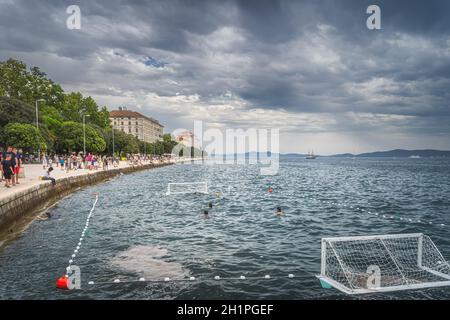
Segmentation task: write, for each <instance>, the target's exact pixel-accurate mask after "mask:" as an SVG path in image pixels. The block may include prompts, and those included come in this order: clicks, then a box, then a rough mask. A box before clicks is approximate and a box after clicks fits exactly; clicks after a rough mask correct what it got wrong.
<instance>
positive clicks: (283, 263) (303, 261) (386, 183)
mask: <svg viewBox="0 0 450 320" xmlns="http://www.w3.org/2000/svg"><path fill="white" fill-rule="evenodd" d="M259 169H260V168H259V167H258V165H242V164H241V165H231V164H227V165H221V164H214V165H212V164H206V163H204V164H202V163H196V164H179V165H174V166H168V167H163V168H158V169H154V170H148V171H142V172H137V173H133V174H129V175H123V176H118V177H116V178H114V179H112V180H110V181H108V182H105V183H102V184H99V185H95V186H91V187H87V188H85V189H82V190H80V191H78V192H76V193H74V194H72V195H70V196H69V197H67V198H65V199H63V200H62V201H60V202H59V203H58V204H57V205H56V206H55V207H53V208H52V209H51V213H52V218H51V219H49V220H47V221H36V222H34V223H33V224H32V225H31V226H30V227H29V228H28V229H27V230H26V231H24V233H23V235H21V236H20V237H19V238H17V239H16V240H14V241H13V242H10V243H9V244H8V245H7V246H6V247H4V248H2V249H0V298H1V299H109V298H120V299H264V298H268V299H269V298H270V299H346V298H357V299H448V298H450V289H448V288H437V289H427V290H415V291H405V292H394V293H384V294H371V295H362V296H354V297H350V296H347V295H345V294H342V293H340V292H339V291H337V290H335V289H323V288H322V287H321V285H320V282H319V281H318V280H317V279H316V278H315V277H314V275H316V274H318V273H320V239H321V238H322V237H334V236H356V235H370V234H394V233H412V232H414V233H415V232H422V233H424V234H426V235H428V236H430V237H431V239H432V240H433V241H434V242H435V244H436V245H437V247H438V248H439V249H440V250H441V252H442V254H443V255H444V257H445V258H446V259H447V260H450V238H449V236H450V218H449V212H450V197H449V196H448V195H449V194H450V160H448V159H340V158H318V159H316V160H305V159H282V160H281V163H280V170H279V173H278V174H277V175H275V176H261V175H260V170H259ZM190 181H206V182H207V183H208V187H209V193H208V194H185V195H180V194H177V195H169V196H167V195H166V194H165V193H166V190H167V184H168V183H169V182H190ZM269 188H272V190H273V191H272V192H271V193H270V192H269V191H268V190H269ZM93 192H99V194H100V196H99V201H98V203H97V205H96V208H95V210H94V213H93V215H92V218H91V219H90V224H89V229H88V232H87V233H86V235H85V237H84V240H83V245H82V247H81V248H80V250H79V252H78V255H77V256H76V258H75V259H74V262H73V264H75V265H77V266H79V267H80V270H81V281H82V288H81V290H72V291H61V290H57V289H56V288H55V283H56V280H57V279H58V278H59V277H60V276H61V275H62V274H64V272H65V268H66V267H67V265H68V260H69V259H70V256H71V254H72V252H73V250H74V248H75V247H76V245H77V242H78V240H79V237H80V233H81V232H82V230H83V228H84V226H85V222H86V217H87V215H88V214H89V211H90V209H91V207H92V204H93V202H94V198H93V196H92V194H93ZM210 202H211V203H212V204H213V208H212V209H208V208H207V207H208V203H210ZM278 206H279V207H281V208H282V209H283V211H284V212H285V215H284V216H281V217H280V216H276V215H275V211H276V208H277V207H278ZM205 209H207V210H209V218H207V219H205V217H204V215H203V210H205ZM369 212H370V214H369ZM375 213H377V214H378V215H375ZM383 216H384V217H383ZM418 221H421V222H420V223H419V222H418ZM428 222H432V224H430V223H428ZM289 274H293V275H294V277H293V278H289V277H288V275H289ZM265 275H271V278H270V279H264V276H265ZM216 276H220V277H221V278H227V277H233V278H239V277H240V276H245V277H246V279H245V280H232V281H230V280H215V279H214V277H216ZM166 277H168V278H171V279H181V278H189V277H195V278H196V280H195V281H186V282H171V281H168V282H165V281H162V282H131V283H127V282H126V281H127V280H138V279H139V278H145V279H146V280H161V279H164V278H166ZM252 277H260V279H251V278H252ZM115 279H120V280H121V283H118V284H114V283H108V284H101V282H113V281H114V280H115ZM90 281H94V285H89V284H88V282H90Z"/></svg>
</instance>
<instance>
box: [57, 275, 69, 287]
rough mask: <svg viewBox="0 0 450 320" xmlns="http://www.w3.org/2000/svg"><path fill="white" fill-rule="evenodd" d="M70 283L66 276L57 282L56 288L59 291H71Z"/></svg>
mask: <svg viewBox="0 0 450 320" xmlns="http://www.w3.org/2000/svg"><path fill="white" fill-rule="evenodd" d="M68 282H69V278H68V277H67V276H66V275H64V276H62V277H61V278H59V279H58V280H57V281H56V287H57V288H58V289H64V290H67V289H69V284H68Z"/></svg>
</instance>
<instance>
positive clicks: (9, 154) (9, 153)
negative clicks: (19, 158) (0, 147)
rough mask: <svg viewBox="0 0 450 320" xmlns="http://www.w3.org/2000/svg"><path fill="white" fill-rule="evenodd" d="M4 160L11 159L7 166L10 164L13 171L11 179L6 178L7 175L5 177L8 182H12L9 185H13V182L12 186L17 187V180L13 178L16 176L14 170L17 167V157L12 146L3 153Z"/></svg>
mask: <svg viewBox="0 0 450 320" xmlns="http://www.w3.org/2000/svg"><path fill="white" fill-rule="evenodd" d="M3 159H9V160H7V161H8V162H7V164H9V167H10V168H11V170H12V173H11V177H10V178H6V175H5V179H6V180H10V183H9V185H11V182H12V186H15V185H16V180H15V179H13V177H12V176H14V172H15V171H14V170H15V169H14V168H15V167H16V155H15V154H14V152H13V148H12V147H11V146H9V147H8V148H7V149H6V152H4V153H3ZM3 173H5V172H3Z"/></svg>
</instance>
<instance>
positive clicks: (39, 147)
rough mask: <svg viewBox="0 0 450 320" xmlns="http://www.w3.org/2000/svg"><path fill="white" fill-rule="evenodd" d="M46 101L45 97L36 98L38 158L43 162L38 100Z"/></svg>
mask: <svg viewBox="0 0 450 320" xmlns="http://www.w3.org/2000/svg"><path fill="white" fill-rule="evenodd" d="M42 101H45V100H44V99H37V100H36V102H35V103H36V129H37V130H38V160H39V162H41V141H40V139H39V111H38V102H42Z"/></svg>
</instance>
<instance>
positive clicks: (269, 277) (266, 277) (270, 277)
mask: <svg viewBox="0 0 450 320" xmlns="http://www.w3.org/2000/svg"><path fill="white" fill-rule="evenodd" d="M293 278H295V276H294V274H292V273H290V274H288V275H269V274H266V275H264V276H259V277H258V276H253V277H252V276H250V277H247V276H243V275H242V276H239V277H221V276H215V277H214V278H204V277H200V278H196V277H189V278H169V277H166V278H164V279H152V280H147V279H145V278H144V277H141V278H139V279H125V280H123V279H114V280H113V281H99V282H95V281H89V282H88V285H109V284H120V283H137V282H145V283H164V282H195V281H199V282H201V281H206V280H214V281H253V280H273V279H293Z"/></svg>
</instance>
